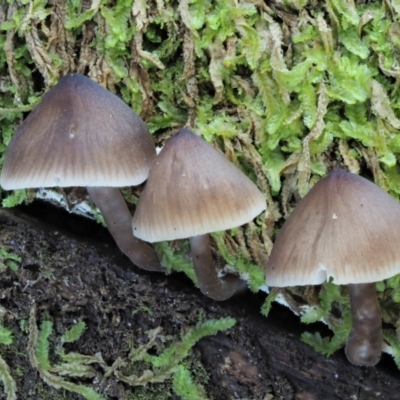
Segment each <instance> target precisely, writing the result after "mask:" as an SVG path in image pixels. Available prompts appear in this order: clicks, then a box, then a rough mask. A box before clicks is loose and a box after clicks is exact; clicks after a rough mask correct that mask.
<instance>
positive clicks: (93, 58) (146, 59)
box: [0, 0, 400, 359]
mask: <svg viewBox="0 0 400 400" xmlns="http://www.w3.org/2000/svg"><path fill="white" fill-rule="evenodd" d="M399 15H400V9H399V5H398V2H396V1H384V2H382V1H371V2H370V1H369V2H365V1H352V0H330V1H317V0H287V1H271V2H264V1H257V0H215V1H209V2H204V1H187V0H180V1H169V2H166V1H163V0H159V1H158V0H157V1H144V0H101V1H100V0H92V1H82V2H80V1H73V0H69V1H60V0H48V1H47V0H30V1H28V0H16V1H4V2H2V3H1V4H0V131H1V133H2V141H3V145H2V146H1V148H0V151H2V152H4V150H5V148H6V145H7V144H8V142H9V140H10V137H11V135H12V133H13V132H14V130H15V128H16V127H17V126H18V125H19V124H20V123H21V121H22V119H23V118H24V116H26V113H27V112H28V111H30V110H31V109H32V108H33V107H34V105H35V104H36V103H37V102H38V101H39V100H40V98H41V96H42V95H43V93H44V92H46V91H47V90H48V89H49V88H50V87H52V86H53V85H54V84H55V83H56V82H57V81H58V80H59V79H60V78H61V77H62V76H64V75H66V74H67V73H73V72H78V73H82V74H85V75H87V76H89V77H90V78H92V79H93V80H95V81H97V82H99V83H100V84H101V85H103V86H104V87H106V88H107V89H109V90H111V91H112V92H114V93H116V94H117V95H119V96H120V97H121V98H122V99H123V100H124V101H125V102H126V103H127V104H129V105H130V106H131V107H132V108H133V109H134V110H135V111H136V112H138V113H139V114H140V115H141V117H142V118H143V119H144V120H145V121H146V123H147V124H148V126H149V128H150V130H151V132H152V134H153V135H154V138H155V140H156V142H157V144H158V145H161V146H162V144H163V143H164V142H165V140H166V139H168V138H169V137H170V136H171V135H173V134H174V132H175V131H176V130H177V129H178V128H180V127H182V126H187V127H189V128H191V129H193V130H194V131H195V132H197V133H198V134H200V135H201V136H202V137H203V138H204V139H205V140H207V141H208V142H211V143H212V144H213V145H214V146H215V147H218V148H219V149H221V150H222V151H223V152H224V153H225V154H226V156H227V157H228V158H229V159H230V160H231V161H232V162H234V163H235V164H237V165H238V166H239V167H240V168H241V169H242V170H243V171H244V172H245V173H246V174H247V175H248V176H249V177H250V178H251V179H252V180H253V181H254V182H255V183H256V184H257V186H258V187H259V188H260V189H261V190H262V192H263V193H264V194H265V197H266V200H267V205H268V208H267V211H266V212H265V213H263V214H262V215H261V216H260V217H259V218H257V219H256V220H255V221H253V222H252V223H250V224H248V225H246V226H244V227H241V228H238V229H235V230H232V231H230V232H225V233H218V234H215V235H214V236H213V239H214V255H215V257H216V258H218V259H219V260H220V263H221V264H229V265H230V266H232V267H233V268H234V269H235V270H236V271H238V272H241V273H243V274H245V275H246V276H248V282H249V287H250V288H251V289H252V290H254V291H257V290H258V289H259V288H260V287H261V286H262V285H264V281H265V276H264V269H263V266H264V265H265V262H266V260H267V259H268V255H269V253H270V251H271V248H272V243H273V240H274V238H275V234H276V231H277V230H278V229H279V228H280V226H281V225H282V223H283V222H284V220H285V218H286V217H287V215H288V214H289V213H290V211H291V210H292V209H293V207H294V206H295V205H296V204H297V201H298V200H299V199H300V198H301V197H302V196H304V194H305V193H307V191H308V190H309V188H310V187H311V186H312V185H313V184H314V183H315V182H316V181H318V180H319V179H320V178H321V177H322V176H324V175H325V174H326V173H327V172H328V171H329V170H330V169H332V168H333V167H337V166H340V167H343V168H346V169H348V170H350V171H352V172H355V173H360V174H362V175H363V176H365V177H367V178H370V179H371V180H373V181H375V183H376V184H378V185H379V186H381V187H382V188H383V189H385V190H386V191H388V192H389V193H390V194H391V195H392V196H393V197H394V198H396V199H397V200H398V199H399V195H400V174H399V168H398V161H397V160H398V155H399V153H400V141H399V138H400V136H399V129H400V118H399V117H400V115H399V111H398V109H399V104H400V97H399V96H400V94H399V90H398V89H399V76H400V75H399V74H400V72H399V65H400V60H399V51H398V50H399V46H400V40H399V37H400V34H399V32H400V28H399ZM139 192H140V191H137V190H134V191H131V190H130V189H127V190H125V194H126V197H127V198H128V199H129V200H130V201H131V202H132V203H133V204H134V203H135V201H136V199H137V196H138V195H139ZM76 195H77V192H76V191H72V192H68V193H65V196H66V198H67V202H68V203H69V204H71V203H73V202H75V201H76ZM2 196H3V199H4V200H3V205H4V206H12V205H15V204H17V203H20V202H23V201H29V200H30V199H32V197H33V196H34V194H32V192H24V191H22V192H16V193H13V194H11V195H10V194H9V193H5V192H3V193H2ZM78 197H79V196H78ZM84 197H85V195H84V194H81V193H80V198H84ZM159 250H160V252H161V253H162V256H163V259H164V261H165V263H166V264H167V265H168V268H169V269H177V270H183V271H185V272H186V274H187V275H188V276H190V277H193V270H192V268H191V266H190V265H188V263H187V262H185V260H184V254H185V252H186V250H187V245H186V244H185V243H183V244H182V243H173V244H162V245H160V246H159ZM399 279H400V278H399V277H398V276H396V277H394V278H392V279H390V280H388V281H386V282H382V283H379V284H378V287H377V288H378V292H379V297H380V302H381V305H382V312H383V320H384V322H386V323H389V324H391V326H392V328H391V329H389V330H387V331H386V335H385V340H386V341H387V342H388V344H390V345H391V347H392V349H393V354H395V355H396V354H399V351H400V345H399V341H398V338H397V335H398V332H397V331H396V329H395V328H394V327H397V326H398V325H399V321H398V316H399V311H400V310H399V302H400V296H399V294H398V293H399V287H400V286H399V284H400V283H399ZM272 296H273V297H270V298H269V299H268V300H267V303H266V305H265V306H264V311H266V310H267V309H268V307H269V304H270V302H271V301H272V300H273V299H274V298H276V297H278V296H277V293H272ZM279 296H280V298H282V296H283V297H284V300H285V301H286V302H287V303H289V304H290V305H291V308H292V309H294V310H300V307H301V306H303V305H304V304H306V305H312V306H313V309H312V310H311V311H310V312H308V314H307V315H306V317H305V318H304V319H303V320H305V321H307V322H312V321H315V320H316V319H324V320H325V321H326V322H327V323H328V324H329V326H330V328H331V329H332V330H333V332H334V334H335V337H334V340H331V341H329V340H325V341H320V340H319V339H318V336H315V335H314V336H308V339H307V340H308V342H309V343H310V344H312V345H313V346H314V347H316V348H318V349H319V350H320V351H323V352H324V353H329V354H330V353H333V352H334V351H335V350H337V349H338V348H340V347H341V346H342V345H343V344H344V342H345V340H346V337H347V335H348V332H349V329H350V328H349V326H350V313H349V312H348V296H347V294H346V293H345V292H344V291H341V290H340V289H337V288H332V285H330V284H327V285H325V287H324V288H322V290H321V291H319V290H312V289H309V288H305V289H303V288H300V289H299V288H295V289H292V290H290V291H285V292H283V294H282V293H280V294H279ZM315 310H316V311H315ZM332 310H334V311H332ZM396 359H397V358H396Z"/></svg>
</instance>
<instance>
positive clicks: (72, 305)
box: [0, 204, 400, 400]
mask: <svg viewBox="0 0 400 400" xmlns="http://www.w3.org/2000/svg"><path fill="white" fill-rule="evenodd" d="M27 212H28V214H27ZM44 220H51V221H52V223H51V224H50V223H47V222H46V223H44V222H43V221H44ZM0 233H1V235H0V248H1V249H3V251H4V250H7V254H8V255H9V254H13V255H14V257H16V256H17V257H20V258H19V260H20V262H18V269H17V270H16V271H12V270H10V269H9V268H8V269H7V275H6V277H4V278H3V279H2V280H1V282H0V293H1V296H2V300H1V313H2V325H4V326H6V327H8V328H9V329H11V331H12V332H13V344H12V346H4V345H1V352H2V357H3V358H4V360H5V362H7V363H8V364H9V366H10V370H11V375H12V376H13V378H14V379H15V381H16V387H17V394H18V398H24V399H34V398H35V399H36V398H52V399H62V398H65V396H66V395H67V396H68V399H81V398H82V397H81V396H78V395H77V394H76V393H74V392H71V391H68V392H66V391H65V388H64V390H56V389H57V386H56V384H60V381H59V380H60V379H62V381H61V383H62V384H65V381H67V382H69V383H71V384H73V385H75V386H78V385H79V386H84V387H85V388H86V390H89V389H90V390H93V391H95V392H96V393H97V394H98V395H101V396H103V397H102V398H105V399H152V400H154V399H159V400H167V399H169V400H173V399H178V398H180V397H176V394H174V390H173V388H172V386H173V384H172V380H171V377H170V376H168V375H165V376H163V375H161V376H158V375H157V369H154V370H153V372H154V373H155V376H156V378H157V380H156V379H154V382H151V381H150V382H149V383H148V384H147V385H146V386H140V385H139V386H133V385H130V384H127V383H125V382H126V381H125V380H124V379H126V380H127V381H128V382H132V381H134V378H132V376H141V374H143V371H146V370H148V368H151V367H150V364H149V363H148V361H144V360H138V358H139V355H138V353H136V361H135V358H133V357H132V349H139V350H140V352H141V353H146V352H147V351H149V352H150V353H151V354H152V355H154V353H159V352H160V351H162V348H163V346H165V345H168V344H169V342H171V341H173V342H177V343H179V335H180V334H181V335H184V332H185V331H187V330H188V327H190V326H194V325H195V324H196V323H198V321H199V318H200V319H202V320H204V321H208V320H217V319H220V318H226V317H227V316H230V317H233V318H235V320H236V324H235V325H234V326H233V327H232V328H230V329H229V330H227V331H225V332H221V333H218V334H217V335H215V336H208V337H205V338H203V339H202V340H200V341H199V342H198V343H197V344H196V345H195V346H194V348H193V349H192V350H191V351H190V353H189V355H188V356H187V357H186V358H185V360H184V365H185V366H186V367H187V368H188V369H189V370H190V371H191V374H192V377H193V380H194V381H195V382H196V384H197V385H201V387H202V388H203V390H204V392H203V395H202V397H201V399H202V400H207V399H215V400H217V399H218V400H231V399H234V398H239V399H257V400H274V399H276V400H277V399H285V400H295V399H296V400H300V399H302V400H314V399H315V400H317V399H323V398H326V399H329V400H336V399H337V400H341V399H351V398H356V397H357V398H358V399H362V400H369V399H370V400H372V399H376V398H382V399H388V400H390V399H396V398H397V396H398V393H399V390H400V381H399V379H398V372H397V370H396V366H395V364H394V362H393V360H391V359H390V357H389V356H385V357H384V361H383V363H381V364H380V365H378V367H376V368H358V367H355V366H352V365H350V364H349V363H348V362H347V360H346V358H345V356H344V352H343V351H340V352H338V353H337V354H335V355H334V356H332V357H331V358H327V357H325V356H323V355H321V354H318V353H316V352H315V351H314V350H312V349H310V348H309V346H308V345H306V344H305V343H302V342H301V341H300V340H299V337H300V333H301V332H302V330H303V328H304V327H303V326H302V324H300V322H299V319H298V318H297V317H295V316H293V314H292V313H291V311H290V310H289V309H287V308H284V307H282V306H278V305H277V306H276V307H275V306H274V307H273V309H272V311H271V313H270V316H269V318H264V317H263V316H262V315H260V313H259V311H258V310H259V307H260V306H261V304H262V301H263V298H262V296H260V295H255V294H251V293H249V292H245V293H242V294H241V295H239V296H237V297H234V298H232V299H231V300H229V301H226V302H215V301H212V300H211V299H208V298H205V297H204V296H203V295H202V294H201V292H200V290H198V289H196V288H194V287H193V286H192V285H191V282H190V280H189V279H185V277H184V276H180V275H177V274H175V275H171V276H168V277H165V276H161V275H159V274H154V273H149V272H146V271H143V270H141V269H139V268H136V267H133V266H132V265H131V263H130V262H129V260H128V259H126V258H125V257H124V256H122V255H121V254H120V253H119V251H118V248H117V246H116V245H115V244H114V243H113V241H112V238H111V236H110V235H109V234H108V232H107V231H106V230H105V229H104V228H99V227H98V226H96V224H95V223H94V222H91V221H85V220H82V219H79V218H77V217H71V216H70V215H68V214H67V213H62V212H61V213H60V211H59V210H55V209H52V208H49V207H48V206H46V205H43V204H34V205H32V206H30V207H29V208H24V209H22V210H21V209H14V210H13V211H12V212H10V211H7V210H1V211H0ZM1 255H2V262H3V263H5V264H8V262H9V259H8V258H7V257H9V256H7V257H6V256H5V253H4V252H2V253H1ZM3 275H4V272H3ZM33 307H34V314H32V310H33ZM29 315H30V317H29ZM32 315H34V317H35V318H36V320H37V325H38V329H39V330H40V332H41V334H40V337H41V338H42V339H41V340H42V341H43V340H46V339H44V338H43V331H44V326H45V323H47V324H49V323H50V322H51V326H52V329H51V330H50V333H49V348H48V351H49V356H50V357H49V362H50V364H51V366H52V367H51V368H50V369H49V370H48V371H46V373H44V372H43V371H41V370H40V368H39V367H38V365H37V363H38V361H37V360H36V361H34V362H33V361H32V358H31V357H26V356H25V354H27V352H30V351H31V350H32V349H31V347H30V346H31V343H30V340H31V338H32V333H31V332H30V330H31V329H32V325H31V320H32ZM78 321H80V322H81V323H82V322H84V323H85V325H86V328H85V330H84V332H83V334H82V335H81V337H80V338H79V339H78V340H77V341H72V340H70V342H69V343H67V344H64V345H63V346H62V347H59V346H60V345H59V344H57V343H59V337H60V336H62V337H65V332H66V331H68V330H70V328H71V327H73V326H74V325H76V324H77V322H78ZM320 328H321V326H320V327H317V328H316V327H313V328H312V329H313V330H315V329H320ZM322 329H324V328H322ZM325 330H326V328H325ZM180 331H182V332H183V333H182V332H180ZM146 332H147V333H146ZM148 332H151V333H150V336H148ZM149 341H150V342H151V341H154V343H156V345H155V346H154V347H151V346H148V343H149ZM38 346H39V344H38ZM147 346H148V347H147ZM61 348H62V350H63V351H62V352H61V351H60V349H61ZM63 353H64V354H67V355H68V354H69V355H70V357H72V355H75V356H74V358H73V359H71V358H70V359H67V361H68V362H67V361H65V360H64V362H61V361H60V358H61V356H62V354H63ZM39 354H40V353H39ZM78 356H80V357H86V361H87V362H88V363H89V364H88V365H86V367H87V368H86V373H88V372H90V374H88V375H84V374H83V372H85V371H83V372H82V370H81V373H82V375H80V376H74V377H71V376H68V375H63V374H62V372H60V371H66V370H69V372H70V373H71V368H72V366H70V367H69V369H67V367H66V365H67V364H72V365H73V362H74V361H75V362H76V359H77V357H78ZM38 357H39V355H38ZM96 360H97V362H96ZM84 365H85V364H84ZM89 365H90V367H89ZM105 366H108V369H107V368H105ZM62 368H63V369H62ZM88 368H90V369H88ZM38 370H39V371H40V374H39V373H38V372H37V371H38ZM18 371H24V373H23V374H21V373H19V372H18ZM46 374H47V375H46ZM129 374H132V375H129ZM145 376H149V373H148V372H147V375H145ZM150 376H151V375H150ZM49 377H50V378H51V379H49ZM127 378H130V380H129V379H127ZM56 379H59V380H56ZM54 386H56V387H54ZM62 387H63V386H62ZM67 388H68V386H67ZM67 390H68V389H67ZM192 395H193V394H192ZM87 398H89V397H87ZM184 398H186V397H184ZM187 398H191V397H187Z"/></svg>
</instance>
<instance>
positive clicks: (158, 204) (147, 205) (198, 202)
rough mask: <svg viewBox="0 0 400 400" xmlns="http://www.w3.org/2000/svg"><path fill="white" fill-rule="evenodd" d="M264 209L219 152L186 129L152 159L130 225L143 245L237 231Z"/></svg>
mask: <svg viewBox="0 0 400 400" xmlns="http://www.w3.org/2000/svg"><path fill="white" fill-rule="evenodd" d="M265 208H266V201H265V198H264V196H263V194H262V193H261V192H260V191H259V189H258V188H257V186H256V185H255V184H254V183H253V182H252V181H251V180H250V179H249V178H248V177H247V176H246V175H245V174H244V173H243V172H242V171H241V170H240V169H239V168H237V167H236V166H235V165H234V164H232V163H231V162H230V161H229V160H228V159H227V158H226V157H225V156H224V155H223V154H222V153H221V152H219V151H217V150H216V149H214V148H213V147H212V146H211V145H209V144H208V143H206V142H205V141H204V140H202V139H201V138H199V137H198V136H197V135H195V134H193V133H192V132H190V131H189V130H187V129H181V130H180V131H179V132H178V133H177V134H176V135H175V136H174V137H173V138H171V139H170V140H169V141H168V142H167V143H166V145H165V146H164V148H163V149H162V151H161V152H160V154H159V155H158V156H157V158H156V160H155V162H154V164H153V166H152V169H151V171H150V175H149V178H148V180H147V182H146V186H145V188H144V190H143V192H142V194H141V196H140V199H139V202H138V205H137V208H136V211H135V215H134V218H133V221H132V227H133V232H134V235H135V236H137V237H138V238H140V239H142V240H145V241H147V242H158V241H162V240H174V239H182V238H188V237H191V236H196V235H202V234H206V233H211V232H215V231H219V230H225V229H230V228H233V227H237V226H240V225H243V224H245V223H247V222H249V221H251V220H252V219H254V218H255V217H256V216H257V215H258V214H260V213H261V212H262V211H263V210H265Z"/></svg>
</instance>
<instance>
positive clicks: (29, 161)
mask: <svg viewBox="0 0 400 400" xmlns="http://www.w3.org/2000/svg"><path fill="white" fill-rule="evenodd" d="M155 155H156V152H155V148H154V143H153V138H152V137H151V135H150V134H149V131H148V129H147V127H146V125H145V123H144V122H143V121H142V120H141V119H140V117H139V116H137V115H136V114H135V113H134V112H133V111H132V110H131V109H130V107H128V106H127V105H126V104H125V103H124V102H123V101H122V100H121V99H119V98H118V97H117V96H116V95H114V94H112V93H111V92H109V91H108V90H106V89H104V88H103V87H102V86H100V85H98V84H97V83H95V82H93V81H92V80H91V79H89V78H87V77H85V76H82V75H79V74H71V75H67V76H65V77H64V78H63V79H61V80H60V82H58V84H57V85H56V86H54V87H53V88H52V89H51V90H49V91H48V92H47V93H46V94H45V95H44V96H43V98H42V100H41V102H40V103H39V104H38V105H37V107H36V108H35V109H34V110H33V111H32V112H31V113H30V114H29V116H28V117H27V118H26V120H25V121H24V122H23V123H22V125H21V126H20V127H19V128H18V130H17V131H16V133H15V134H14V136H13V137H12V139H11V142H10V144H9V147H8V149H7V152H6V156H5V162H4V166H3V171H2V175H1V186H2V187H3V188H4V189H7V190H10V189H21V188H34V187H52V186H63V187H67V186H116V187H122V186H129V185H137V184H140V183H142V182H143V181H144V180H145V179H146V178H147V176H148V173H149V169H150V165H151V163H152V161H153V159H154V158H155Z"/></svg>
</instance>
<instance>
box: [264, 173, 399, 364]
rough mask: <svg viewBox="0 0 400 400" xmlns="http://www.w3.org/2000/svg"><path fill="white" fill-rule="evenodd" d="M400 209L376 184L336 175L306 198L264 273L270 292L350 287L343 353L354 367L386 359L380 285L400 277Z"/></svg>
mask: <svg viewBox="0 0 400 400" xmlns="http://www.w3.org/2000/svg"><path fill="white" fill-rule="evenodd" d="M399 244H400V206H399V204H398V203H397V202H396V201H395V200H394V199H393V198H392V197H390V195H388V194H387V193H386V192H385V191H383V190H382V189H381V188H379V187H378V186H377V185H375V184H373V183H372V182H370V181H368V180H367V179H364V178H362V177H360V176H358V175H355V174H352V173H350V172H347V171H344V170H342V169H335V170H333V171H332V172H331V173H330V174H329V175H328V176H327V177H325V178H324V179H322V180H320V181H319V182H318V183H317V184H316V185H315V186H314V187H313V188H312V189H311V190H310V191H309V193H308V194H307V195H306V196H305V197H304V198H303V199H302V200H301V202H300V203H299V204H298V206H297V207H296V208H295V210H294V211H293V212H292V214H291V215H290V217H289V218H288V219H287V221H286V222H285V224H284V225H283V227H282V230H281V232H280V233H279V235H278V237H277V239H276V241H275V243H274V246H273V249H272V252H271V255H270V258H269V261H268V263H267V267H266V270H267V271H266V273H267V278H266V281H267V284H268V285H270V286H278V287H284V286H298V285H319V284H321V283H323V282H325V281H326V280H328V279H329V278H333V282H334V283H335V284H338V285H347V288H348V291H349V294H350V304H351V313H352V329H351V332H350V335H349V337H348V340H347V344H346V348H345V352H346V355H347V358H348V360H349V361H350V362H351V363H352V364H355V365H364V366H373V365H375V364H376V363H377V362H378V361H379V359H380V356H381V351H382V345H383V337H382V328H381V323H382V320H381V311H380V307H379V302H378V299H377V294H376V288H375V283H374V282H376V281H380V280H383V279H387V278H390V277H391V276H393V275H395V274H398V273H399V272H400V247H399Z"/></svg>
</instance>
